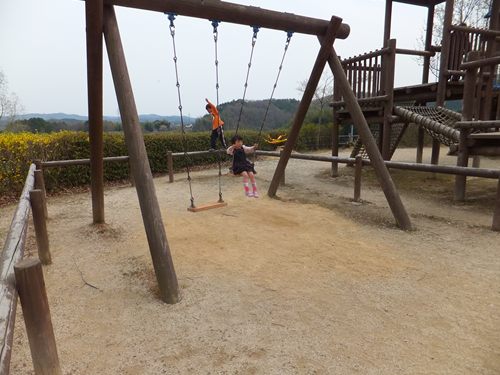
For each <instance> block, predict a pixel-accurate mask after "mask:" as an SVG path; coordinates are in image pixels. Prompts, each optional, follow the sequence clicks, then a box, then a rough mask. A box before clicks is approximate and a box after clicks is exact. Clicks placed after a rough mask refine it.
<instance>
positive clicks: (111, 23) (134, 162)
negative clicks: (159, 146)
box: [104, 5, 181, 303]
mask: <svg viewBox="0 0 500 375" xmlns="http://www.w3.org/2000/svg"><path fill="white" fill-rule="evenodd" d="M104 36H105V40H106V47H107V51H108V56H109V63H110V66H111V73H112V75H113V81H114V84H115V90H116V96H117V99H118V106H119V108H120V114H121V117H122V123H123V131H124V133H125V142H126V144H127V149H128V154H129V156H130V167H131V170H132V175H133V176H134V180H135V183H136V190H137V196H138V198H139V204H140V207H141V212H142V218H143V222H144V228H145V230H146V236H147V238H148V243H149V250H150V252H151V258H152V259H153V266H154V269H155V274H156V280H157V282H158V287H159V289H160V295H161V299H162V301H164V302H166V303H177V302H179V301H180V300H181V294H180V289H179V285H178V283H177V277H176V275H175V270H174V264H173V262H172V258H171V255H170V248H169V246H168V241H167V236H166V234H165V227H164V225H163V219H162V217H161V211H160V206H159V204H158V199H157V197H156V191H155V186H154V181H153V175H152V173H151V167H150V165H149V160H148V155H147V153H146V146H145V144H144V137H143V135H142V130H141V124H140V122H139V115H138V113H137V107H136V105H135V100H134V94H133V92H132V85H131V83H130V77H129V75H128V69H127V63H126V61H125V54H124V51H123V46H122V42H121V38H120V32H119V30H118V23H117V21H116V16H115V11H114V9H113V6H111V5H106V6H105V7H104Z"/></svg>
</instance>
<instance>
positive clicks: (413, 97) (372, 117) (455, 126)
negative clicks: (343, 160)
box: [330, 0, 500, 200]
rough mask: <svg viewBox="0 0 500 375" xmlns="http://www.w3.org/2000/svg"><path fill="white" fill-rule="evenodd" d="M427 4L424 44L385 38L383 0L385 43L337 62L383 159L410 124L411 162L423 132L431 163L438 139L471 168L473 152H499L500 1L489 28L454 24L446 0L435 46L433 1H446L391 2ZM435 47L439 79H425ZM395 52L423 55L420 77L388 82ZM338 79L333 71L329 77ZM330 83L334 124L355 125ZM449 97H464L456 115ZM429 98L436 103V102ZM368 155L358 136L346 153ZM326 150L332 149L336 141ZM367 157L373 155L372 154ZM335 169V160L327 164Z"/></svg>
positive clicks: (458, 187) (460, 190) (459, 181)
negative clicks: (429, 141) (414, 132)
mask: <svg viewBox="0 0 500 375" xmlns="http://www.w3.org/2000/svg"><path fill="white" fill-rule="evenodd" d="M395 1H396V2H399V3H405V4H408V5H412V6H423V7H427V8H428V20H427V28H426V37H425V50H424V51H413V50H404V49H398V48H397V47H396V39H391V27H390V25H391V18H392V4H393V2H394V1H393V0H387V1H386V13H385V29H384V41H383V48H381V49H380V50H376V51H374V52H369V53H365V54H362V55H359V56H356V57H353V58H347V59H344V60H342V61H341V64H342V68H343V70H344V72H345V75H346V77H347V78H348V81H349V84H350V86H351V88H352V90H353V92H354V93H355V96H356V100H357V102H358V103H359V105H360V107H361V108H362V111H363V114H364V116H365V118H366V120H367V123H368V124H369V125H370V128H371V131H372V134H373V136H374V138H375V139H376V142H377V146H378V148H379V150H380V152H381V154H382V157H383V158H384V160H390V159H391V157H392V155H393V153H394V151H395V149H396V148H397V146H398V144H399V141H400V140H401V138H402V136H403V134H404V132H405V130H406V129H407V127H408V124H409V123H413V124H416V125H418V126H419V136H418V147H417V157H416V162H417V163H421V162H422V150H423V140H424V132H427V133H428V134H429V135H431V136H432V137H433V147H432V156H431V163H432V164H434V165H437V164H438V162H439V151H440V146H441V144H444V145H446V146H450V150H451V152H456V153H458V159H457V166H459V167H467V166H468V159H469V156H474V157H475V159H474V162H475V163H474V166H476V167H477V166H478V165H479V156H481V155H482V156H500V132H499V131H498V130H499V129H500V106H499V104H498V101H499V95H498V90H496V89H494V79H495V75H496V72H497V64H498V63H499V62H500V59H499V58H498V52H499V51H500V50H499V48H498V38H499V37H500V25H499V11H500V1H497V0H493V1H492V6H491V15H492V16H491V19H490V25H489V28H488V29H478V28H473V27H467V26H465V25H453V24H452V16H453V6H454V0H446V4H445V15H444V29H443V39H442V44H441V45H440V46H433V45H432V44H431V41H432V30H433V22H434V21H433V19H434V11H435V7H436V5H438V4H440V3H443V2H444V1H445V0H441V1H440V0H395ZM437 52H440V69H439V77H438V82H434V83H429V72H430V59H431V57H432V56H434V55H435V54H436V53H437ZM398 54H406V55H416V56H422V57H423V59H424V64H423V72H422V83H421V84H420V85H414V86H407V87H394V68H395V60H396V56H397V55H398ZM335 78H337V77H335ZM338 87H339V85H338V84H336V85H335V88H336V89H335V92H334V101H333V102H332V103H331V104H330V105H331V107H332V108H333V111H334V129H338V126H339V125H348V124H356V120H355V119H354V118H353V117H352V116H351V115H350V111H349V109H348V106H347V103H346V100H345V98H344V97H343V94H342V93H341V92H340V90H339V89H337V88H338ZM448 100H462V103H463V109H462V114H460V113H458V112H453V111H450V110H447V109H445V108H444V106H445V102H446V101H448ZM434 103H435V105H434ZM358 154H361V155H362V156H363V157H365V158H366V157H369V155H368V154H367V152H366V146H365V145H364V143H363V140H362V139H361V140H358V142H357V143H356V145H355V147H354V150H353V152H352V154H351V157H352V158H354V157H356V155H358ZM332 155H334V156H335V155H338V147H337V145H336V142H334V147H333V150H332ZM370 159H371V158H370ZM332 175H333V176H336V175H337V165H336V163H333V165H332ZM465 185H466V176H457V177H456V183H455V193H454V197H455V199H456V200H463V199H465Z"/></svg>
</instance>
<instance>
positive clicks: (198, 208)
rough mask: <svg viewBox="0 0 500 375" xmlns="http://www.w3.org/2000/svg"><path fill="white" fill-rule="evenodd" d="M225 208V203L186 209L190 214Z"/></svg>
mask: <svg viewBox="0 0 500 375" xmlns="http://www.w3.org/2000/svg"><path fill="white" fill-rule="evenodd" d="M225 206H227V203H226V202H215V203H209V204H204V205H201V206H197V207H188V209H187V210H188V211H190V212H200V211H206V210H211V209H212V208H220V207H225Z"/></svg>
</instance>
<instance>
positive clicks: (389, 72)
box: [380, 39, 396, 160]
mask: <svg viewBox="0 0 500 375" xmlns="http://www.w3.org/2000/svg"><path fill="white" fill-rule="evenodd" d="M387 47H389V49H390V51H391V52H390V53H389V54H387V55H384V63H385V64H384V71H385V73H384V77H385V79H384V82H383V83H384V94H385V95H387V101H386V102H385V105H384V123H383V124H380V126H381V127H383V131H382V137H383V138H382V157H383V158H384V160H390V159H391V123H390V121H389V117H390V116H392V105H393V103H394V100H393V99H394V72H395V69H396V39H390V40H389V41H388V42H387Z"/></svg>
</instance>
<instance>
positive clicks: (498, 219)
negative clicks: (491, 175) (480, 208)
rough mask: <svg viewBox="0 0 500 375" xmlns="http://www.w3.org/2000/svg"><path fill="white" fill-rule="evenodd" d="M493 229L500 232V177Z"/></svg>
mask: <svg viewBox="0 0 500 375" xmlns="http://www.w3.org/2000/svg"><path fill="white" fill-rule="evenodd" d="M491 229H492V230H495V231H499V232H500V178H499V179H498V187H497V196H496V198H495V206H494V209H493V224H492V225H491Z"/></svg>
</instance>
